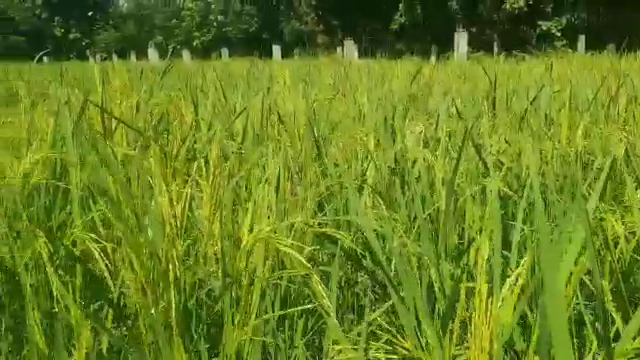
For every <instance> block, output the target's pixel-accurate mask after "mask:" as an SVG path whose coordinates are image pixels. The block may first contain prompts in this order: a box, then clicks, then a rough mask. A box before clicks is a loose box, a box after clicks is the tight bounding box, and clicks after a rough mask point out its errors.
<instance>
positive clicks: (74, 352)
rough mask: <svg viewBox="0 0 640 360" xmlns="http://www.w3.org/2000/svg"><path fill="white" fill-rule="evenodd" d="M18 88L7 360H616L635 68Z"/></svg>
mask: <svg viewBox="0 0 640 360" xmlns="http://www.w3.org/2000/svg"><path fill="white" fill-rule="evenodd" d="M477 61H478V62H479V63H477V62H476V61H471V62H468V63H466V64H452V63H442V64H438V65H435V66H431V65H429V66H426V67H425V66H424V65H423V64H421V63H420V62H417V61H416V62H413V61H399V62H392V61H375V62H369V61H362V62H359V63H353V64H345V63H343V62H339V61H333V60H329V59H328V60H322V61H310V62H307V61H304V60H300V61H284V62H281V63H266V62H258V61H244V60H238V61H234V62H229V63H215V64H212V63H207V64H206V65H205V64H200V65H198V64H197V63H196V64H194V65H193V66H190V67H183V66H176V67H175V68H171V67H167V68H164V69H160V68H158V67H154V66H146V65H145V64H142V65H137V66H134V65H132V64H116V65H113V64H102V65H89V64H87V63H65V64H61V65H51V66H35V65H29V66H24V65H22V66H20V65H15V66H9V67H5V68H2V70H0V71H2V72H3V73H1V74H0V76H2V77H3V78H4V80H10V81H3V82H0V85H1V87H0V91H1V93H0V136H2V139H1V140H0V154H1V157H0V357H1V358H7V357H11V358H14V357H23V358H28V359H52V358H55V359H64V358H68V357H73V358H75V359H85V358H88V359H106V358H109V359H113V358H118V359H187V358H189V359H211V358H213V357H217V358H219V359H318V358H327V359H328V358H334V359H338V358H347V357H349V358H352V359H377V358H380V359H383V358H387V359H389V358H402V359H461V358H463V359H478V360H479V359H502V358H505V359H563V360H570V359H593V358H596V355H595V354H596V352H598V353H599V354H600V355H599V356H603V357H604V358H605V359H613V358H614V354H615V355H616V356H617V357H616V358H617V359H633V358H637V356H638V355H637V354H638V352H637V351H638V350H637V349H638V347H639V345H640V340H639V339H638V328H639V327H640V311H639V306H640V277H639V274H640V272H639V270H640V268H639V265H640V262H639V260H640V258H639V257H638V255H639V254H640V244H639V243H638V239H639V237H638V230H639V228H640V132H639V131H640V124H639V123H638V121H637V120H636V119H637V117H638V115H640V99H639V98H638V89H637V84H638V83H640V75H639V74H640V62H639V61H638V60H637V59H635V58H633V59H632V58H622V59H617V58H616V59H613V58H608V57H605V56H597V57H596V56H594V57H591V56H581V57H573V56H572V57H556V58H554V59H553V60H527V61H524V62H516V61H511V60H506V61H501V62H494V61H485V60H483V59H479V60H477Z"/></svg>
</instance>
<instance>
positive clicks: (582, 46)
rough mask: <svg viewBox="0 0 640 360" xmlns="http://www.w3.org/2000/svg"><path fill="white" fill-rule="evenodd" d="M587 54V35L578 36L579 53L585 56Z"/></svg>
mask: <svg viewBox="0 0 640 360" xmlns="http://www.w3.org/2000/svg"><path fill="white" fill-rule="evenodd" d="M586 52H587V37H586V35H585V34H580V35H578V53H579V54H584V53H586Z"/></svg>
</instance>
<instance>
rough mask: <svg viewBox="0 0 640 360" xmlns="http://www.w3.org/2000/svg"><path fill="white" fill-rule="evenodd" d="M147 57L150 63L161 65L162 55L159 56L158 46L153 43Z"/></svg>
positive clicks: (150, 44) (150, 43)
mask: <svg viewBox="0 0 640 360" xmlns="http://www.w3.org/2000/svg"><path fill="white" fill-rule="evenodd" d="M147 57H148V58H149V62H150V63H152V64H158V63H160V54H158V49H156V46H155V45H154V44H153V43H152V42H151V41H150V42H149V47H148V48H147Z"/></svg>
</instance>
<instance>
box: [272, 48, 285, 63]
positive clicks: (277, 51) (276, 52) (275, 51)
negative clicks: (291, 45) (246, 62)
mask: <svg viewBox="0 0 640 360" xmlns="http://www.w3.org/2000/svg"><path fill="white" fill-rule="evenodd" d="M271 58H272V59H273V60H276V61H278V60H282V47H280V45H277V44H273V45H271Z"/></svg>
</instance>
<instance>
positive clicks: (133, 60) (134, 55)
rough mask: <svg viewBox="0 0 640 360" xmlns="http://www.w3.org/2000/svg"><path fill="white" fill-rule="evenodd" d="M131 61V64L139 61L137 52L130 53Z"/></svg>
mask: <svg viewBox="0 0 640 360" xmlns="http://www.w3.org/2000/svg"><path fill="white" fill-rule="evenodd" d="M129 61H131V62H137V61H138V54H136V51H135V50H131V51H129Z"/></svg>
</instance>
